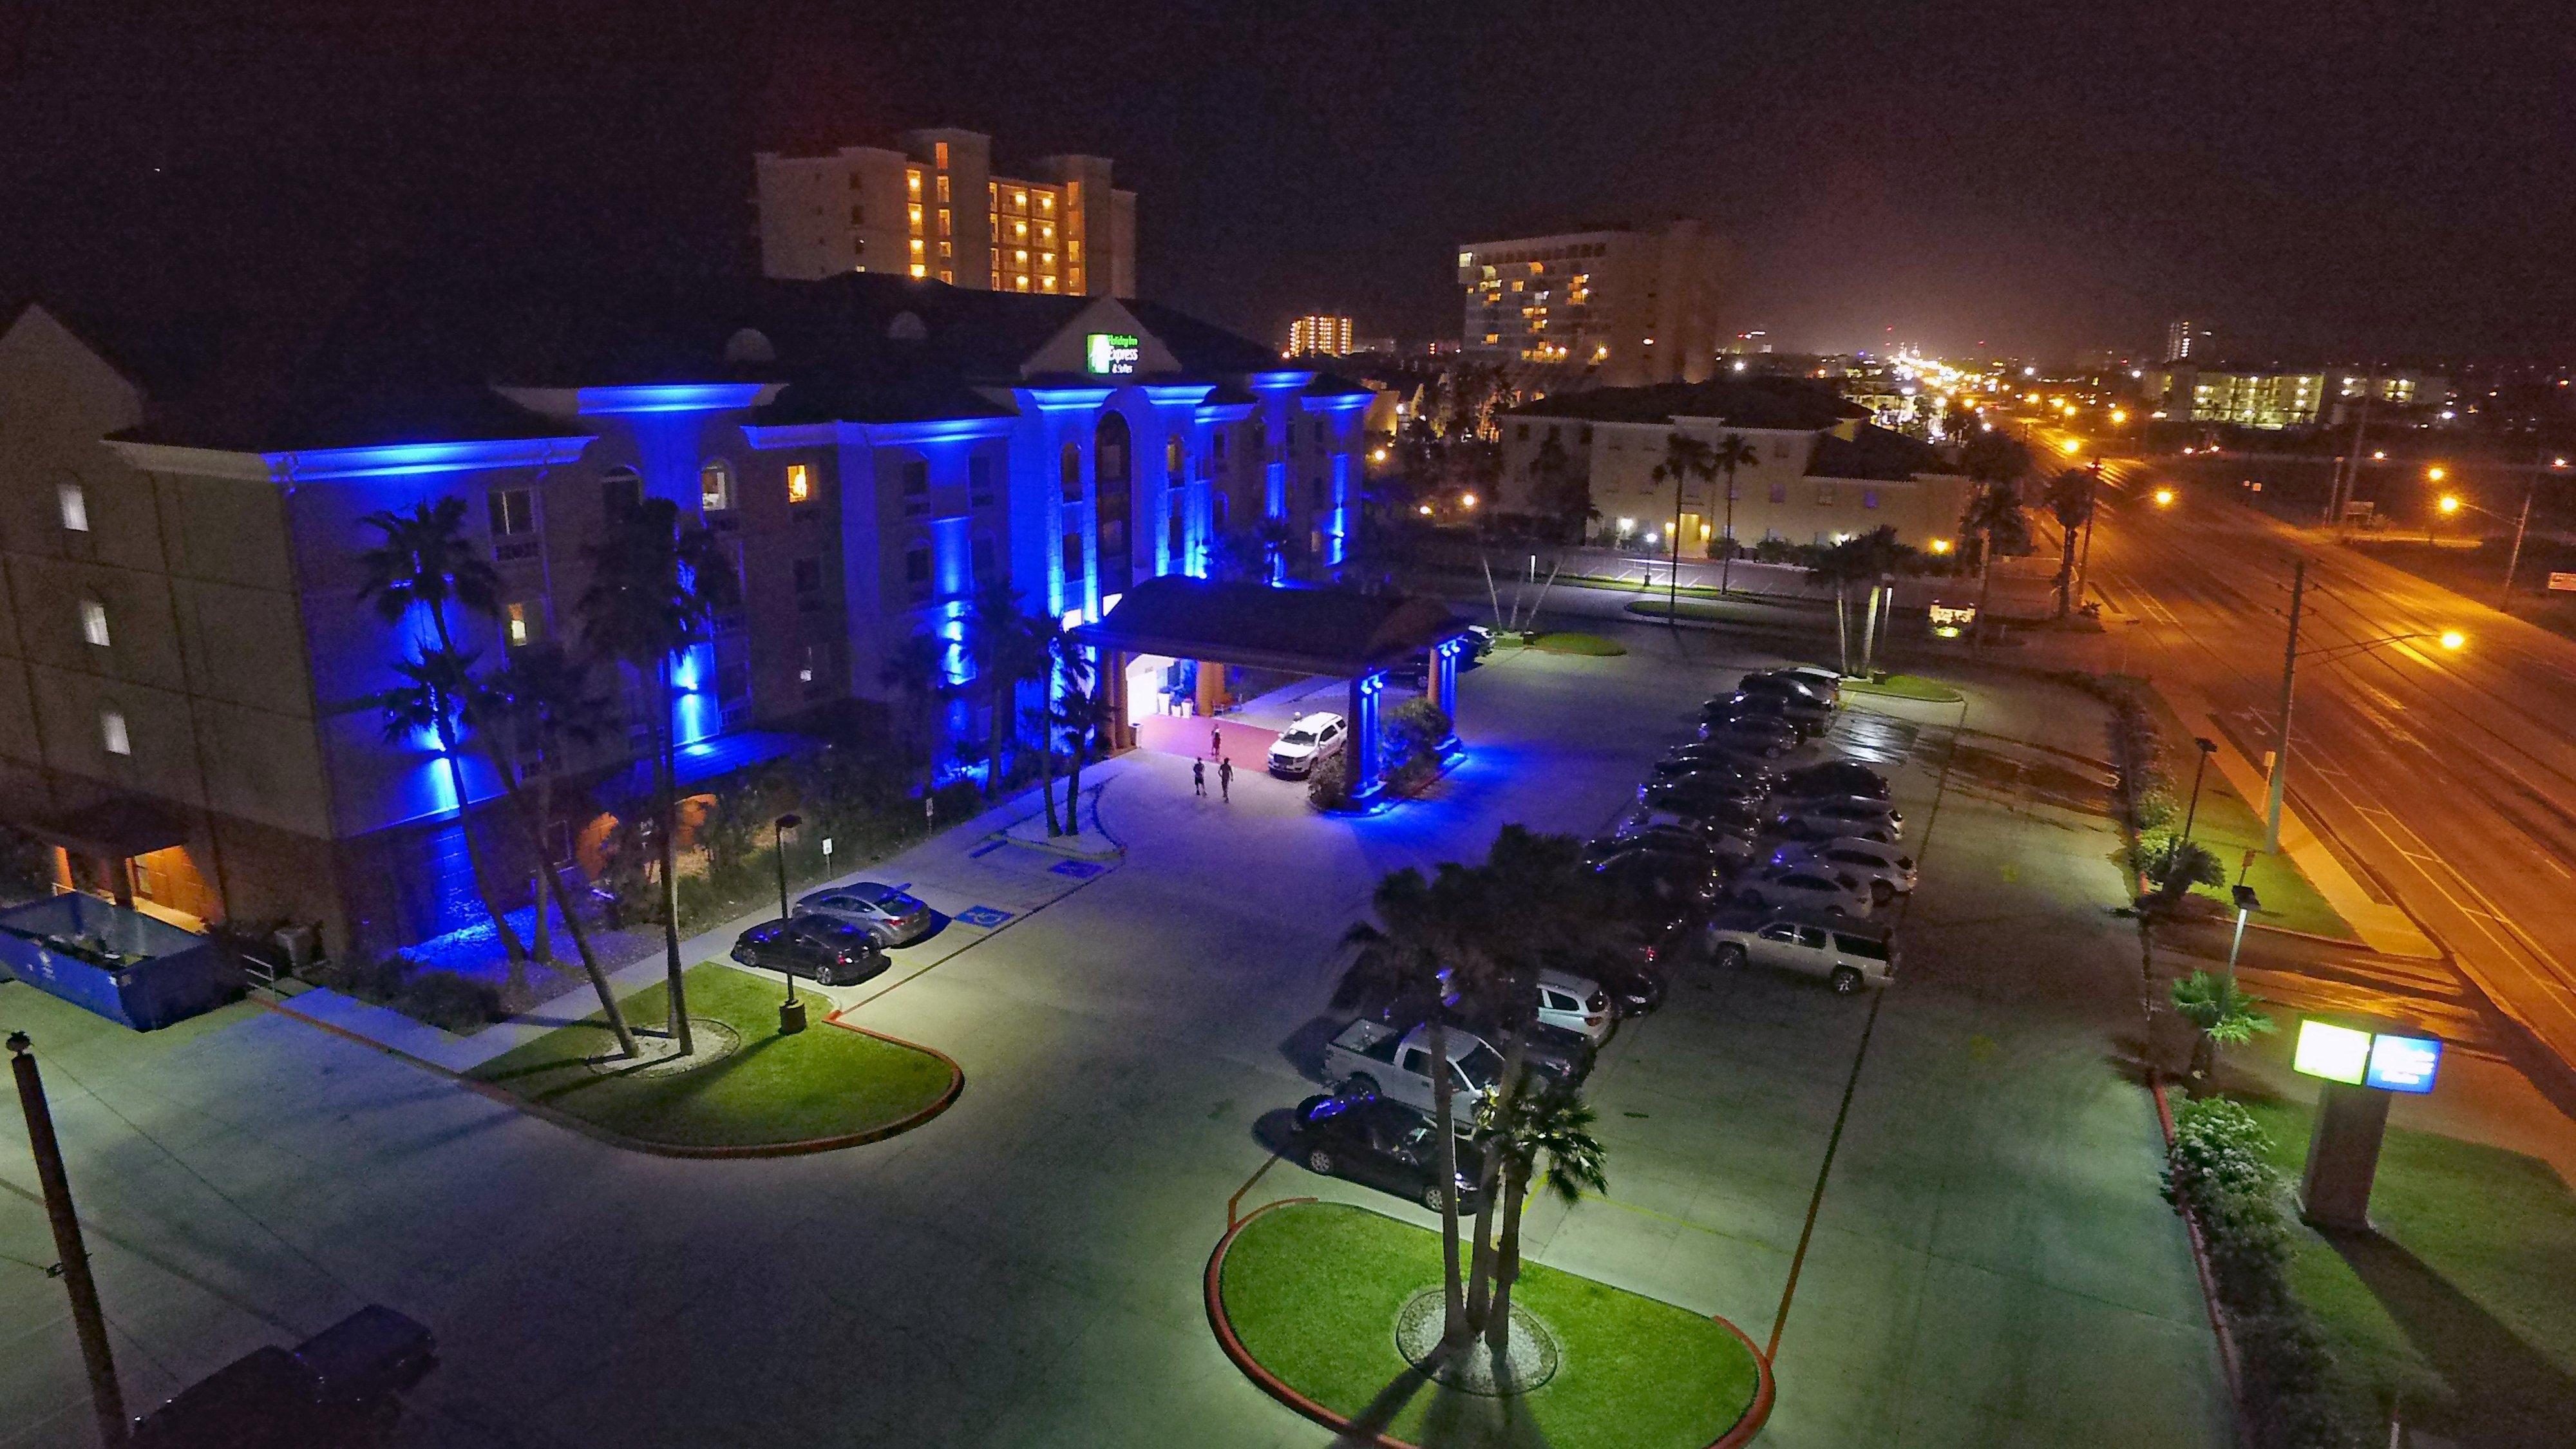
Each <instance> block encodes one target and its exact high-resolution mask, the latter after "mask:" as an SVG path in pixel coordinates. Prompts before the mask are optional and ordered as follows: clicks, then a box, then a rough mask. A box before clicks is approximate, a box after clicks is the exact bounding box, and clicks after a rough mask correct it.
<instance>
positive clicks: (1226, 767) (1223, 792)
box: [1216, 758, 1234, 805]
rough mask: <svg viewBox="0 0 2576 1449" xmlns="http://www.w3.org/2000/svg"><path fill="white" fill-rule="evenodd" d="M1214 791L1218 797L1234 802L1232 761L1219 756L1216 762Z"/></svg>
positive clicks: (1227, 801) (1228, 802)
mask: <svg viewBox="0 0 2576 1449" xmlns="http://www.w3.org/2000/svg"><path fill="white" fill-rule="evenodd" d="M1216 793H1217V796H1218V798H1219V799H1222V800H1224V801H1225V803H1227V804H1229V805H1231V804H1233V803H1234V761H1233V760H1231V759H1223V758H1220V759H1219V760H1218V761H1217V762H1216Z"/></svg>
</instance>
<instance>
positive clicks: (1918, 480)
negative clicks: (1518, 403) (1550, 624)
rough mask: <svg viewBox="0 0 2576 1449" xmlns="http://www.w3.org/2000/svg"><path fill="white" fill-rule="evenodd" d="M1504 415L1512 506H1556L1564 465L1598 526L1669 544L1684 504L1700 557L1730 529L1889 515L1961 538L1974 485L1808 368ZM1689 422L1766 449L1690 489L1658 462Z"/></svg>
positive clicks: (1833, 535)
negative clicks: (1663, 473)
mask: <svg viewBox="0 0 2576 1449" xmlns="http://www.w3.org/2000/svg"><path fill="white" fill-rule="evenodd" d="M1501 421H1502V447H1503V480H1502V486H1501V497H1500V500H1499V506H1500V507H1502V508H1503V509H1504V510H1506V511H1510V512H1529V513H1535V512H1544V511H1546V507H1547V501H1546V496H1545V495H1546V494H1547V492H1548V491H1549V489H1550V487H1551V484H1552V482H1553V479H1554V478H1556V477H1562V478H1566V479H1570V480H1574V481H1579V482H1581V483H1583V484H1584V485H1585V486H1586V487H1587V488H1588V491H1589V494H1590V499H1591V506H1592V508H1593V510H1594V511H1595V512H1596V513H1598V515H1599V517H1598V518H1597V519H1595V520H1593V521H1592V522H1591V523H1590V524H1588V525H1587V529H1586V531H1587V533H1588V535H1589V536H1591V537H1592V538H1594V539H1596V540H1597V541H1600V542H1603V543H1607V544H1610V545H1613V546H1617V547H1637V548H1643V549H1647V550H1658V549H1662V550H1669V549H1670V547H1671V532H1672V530H1673V528H1674V527H1675V519H1676V517H1677V516H1678V519H1679V527H1680V530H1681V544H1682V554H1683V556H1684V557H1690V558H1697V557H1706V556H1707V555H1708V553H1709V551H1710V549H1711V547H1712V546H1713V545H1714V544H1715V543H1716V541H1717V540H1718V539H1720V538H1724V537H1730V536H1731V537H1733V538H1734V539H1735V540H1736V541H1737V542H1738V543H1739V544H1740V545H1742V546H1744V547H1748V548H1749V547H1752V546H1753V545H1755V544H1759V543H1762V542H1765V541H1774V542H1784V543H1793V544H1832V543H1837V542H1840V541H1841V540H1843V539H1845V538H1850V537H1853V536H1856V535H1859V534H1863V533H1867V532H1870V531H1871V530H1873V529H1877V528H1882V527H1885V528H1893V529H1894V530H1896V537H1897V541H1898V542H1900V543H1904V544H1908V545H1910V546H1912V547H1915V548H1920V549H1926V550H1933V551H1938V550H1940V549H1942V548H1945V547H1947V546H1948V545H1949V544H1951V543H1953V542H1955V541H1956V539H1957V538H1958V528H1959V519H1960V517H1961V515H1962V514H1964V513H1965V512H1966V510H1967V505H1968V498H1969V495H1970V493H1971V491H1972V489H1973V486H1974V485H1973V484H1972V483H1971V482H1970V480H1969V479H1968V478H1966V477H1965V476H1964V475H1961V474H1959V473H1957V472H1956V471H1954V470H1953V469H1952V467H1951V465H1950V464H1949V462H1948V461H1947V460H1946V459H1944V458H1943V457H1942V455H1941V454H1940V453H1939V452H1938V451H1937V450H1935V449H1933V448H1931V447H1928V446H1926V445H1925V444H1922V443H1919V442H1917V441H1915V440H1914V439H1912V438H1908V437H1904V436H1902V435H1900V434H1897V433H1893V432H1890V431H1888V430H1887V429H1884V428H1879V427H1874V426H1871V425H1870V424H1869V423H1867V422H1865V421H1863V420H1862V417H1861V411H1860V409H1859V408H1858V407H1856V406H1854V405H1853V404H1851V403H1849V402H1846V401H1844V400H1843V399H1841V398H1838V397H1836V396H1835V395H1834V394H1833V393H1831V392H1830V391H1827V390H1825V389H1824V388H1822V387H1820V386H1816V385H1814V384H1811V383H1809V382H1806V381H1803V380H1799V379H1786V378H1756V379H1749V380H1742V381H1737V380H1723V381H1717V382H1709V383H1701V384H1696V385H1692V384H1667V385H1664V386H1660V387H1646V388H1600V389H1595V390H1592V391H1589V392H1579V393H1560V394H1557V395H1554V396H1551V397H1547V398H1542V399H1540V400H1539V401H1537V402H1534V403H1531V404H1528V405H1526V406H1524V407H1521V408H1517V409H1514V410H1512V411H1510V412H1507V413H1505V414H1504V415H1503V417H1502V420H1501ZM1676 433H1679V434H1682V435H1684V436H1687V437H1692V438H1697V439H1699V440H1701V441H1703V442H1707V443H1711V444H1715V443H1718V442H1720V441H1721V440H1723V439H1725V438H1728V437H1738V438H1741V439H1743V440H1744V443H1745V445H1746V446H1747V448H1749V449H1750V450H1751V452H1752V455H1753V456H1752V458H1751V459H1750V460H1749V461H1747V462H1744V463H1741V464H1739V465H1738V466H1737V468H1736V471H1735V477H1734V480H1733V484H1732V491H1731V495H1730V485H1729V482H1728V480H1727V478H1726V477H1725V475H1724V474H1723V473H1722V472H1721V473H1720V474H1719V476H1717V477H1716V478H1714V479H1699V478H1689V479H1685V480H1683V481H1682V484H1681V486H1680V487H1679V488H1678V489H1677V488H1676V486H1675V484H1674V482H1673V481H1672V480H1670V479H1665V478H1659V477H1657V476H1655V472H1656V469H1657V468H1658V467H1659V466H1661V465H1662V464H1663V462H1664V458H1665V450H1666V444H1667V442H1668V441H1669V440H1670V439H1671V437H1672V436H1673V435H1674V434H1676ZM1730 510H1731V513H1732V517H1731V519H1730V516H1729V515H1730ZM1730 523H1731V526H1732V530H1733V532H1732V534H1731V535H1730V533H1729V531H1728V530H1729V527H1730Z"/></svg>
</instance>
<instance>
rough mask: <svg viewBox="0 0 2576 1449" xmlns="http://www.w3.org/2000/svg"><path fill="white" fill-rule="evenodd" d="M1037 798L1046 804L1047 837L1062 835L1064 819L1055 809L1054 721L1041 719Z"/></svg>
mask: <svg viewBox="0 0 2576 1449" xmlns="http://www.w3.org/2000/svg"><path fill="white" fill-rule="evenodd" d="M1038 798H1039V799H1041V800H1044V801H1045V802H1046V817H1047V836H1048V838H1050V839H1052V838H1054V837H1056V836H1059V835H1062V834H1064V819H1063V817H1062V816H1059V815H1058V814H1057V813H1056V808H1055V721H1054V720H1052V719H1044V718H1042V719H1041V721H1040V723H1039V725H1038Z"/></svg>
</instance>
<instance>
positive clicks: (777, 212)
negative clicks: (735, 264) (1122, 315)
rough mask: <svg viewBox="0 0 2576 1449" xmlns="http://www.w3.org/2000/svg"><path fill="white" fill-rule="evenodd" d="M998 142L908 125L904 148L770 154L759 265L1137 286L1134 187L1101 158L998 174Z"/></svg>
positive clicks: (777, 273)
mask: <svg viewBox="0 0 2576 1449" xmlns="http://www.w3.org/2000/svg"><path fill="white" fill-rule="evenodd" d="M992 147H993V142H992V138H991V137H989V136H985V135H981V134H979V133H977V132H974V131H959V130H929V131H911V132H907V133H906V134H905V135H904V137H903V146H902V149H900V150H888V149H886V148H883V147H878V146H844V147H842V148H841V149H839V150H837V151H834V152H831V153H829V154H827V155H822V156H785V155H780V154H778V153H776V152H770V151H763V152H761V153H759V154H758V155H757V156H756V157H754V158H753V170H754V172H755V173H756V175H757V179H758V185H759V192H758V195H757V196H756V197H755V198H754V203H755V204H756V205H757V206H758V207H759V211H760V269H761V271H762V272H763V273H765V274H767V275H769V276H772V277H779V278H785V279H789V280H811V279H813V278H816V277H828V276H832V275H834V274H836V273H840V272H890V273H893V274H894V275H896V276H904V277H914V278H918V279H921V280H924V281H939V282H946V283H948V284H949V285H951V286H957V287H973V288H977V289H982V290H989V291H995V292H1035V293H1041V294H1047V293H1053V294H1070V295H1073V296H1082V297H1132V296H1134V295H1136V193H1134V192H1132V191H1121V190H1118V189H1117V188H1115V187H1113V186H1111V185H1110V183H1109V162H1108V161H1107V160H1105V159H1103V158H1101V157H1098V156H1048V157H1044V158H1042V159H1040V160H1039V161H1038V162H1037V163H1036V164H1035V165H1034V166H1032V167H1031V168H1030V170H1031V171H1032V172H1033V174H1034V176H1035V178H1036V179H1034V180H1023V179H1017V178H1013V177H1008V176H999V175H995V174H994V172H993V168H992Z"/></svg>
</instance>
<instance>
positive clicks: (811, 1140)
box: [249, 993, 966, 1161]
mask: <svg viewBox="0 0 2576 1449" xmlns="http://www.w3.org/2000/svg"><path fill="white" fill-rule="evenodd" d="M249 999H250V1000H252V1001H257V1002H258V1003H259V1004H260V1005H261V1006H262V1007H265V1008H266V1009H268V1010H270V1011H273V1012H276V1013H277V1014H278V1015H280V1016H283V1017H288V1018H290V1019H292V1020H295V1021H300V1022H302V1023H304V1024H305V1025H306V1026H310V1027H314V1028H317V1029H319V1030H322V1031H326V1032H329V1033H330V1034H331V1035H333V1036H336V1037H339V1038H341V1039H343V1040H345V1041H352V1042H355V1043H357V1044H358V1045H360V1046H363V1047H369V1048H372V1049H374V1050H376V1051H379V1052H382V1053H384V1054H385V1055H386V1056H389V1057H392V1058H394V1059H395V1060H396V1061H400V1062H404V1063H407V1064H409V1065H411V1066H414V1067H418V1068H419V1069H421V1070H422V1071H425V1072H428V1073H429V1074H430V1075H432V1076H435V1077H441V1078H444V1079H445V1080H447V1081H448V1082H449V1083H451V1084H453V1085H455V1086H459V1087H462V1088H464V1089H465V1090H467V1091H469V1092H472V1093H474V1094H475V1095H477V1096H480V1097H486V1098H489V1099H491V1100H492V1101H494V1102H498V1103H500V1104H501V1105H503V1106H505V1107H511V1108H515V1109H517V1110H518V1111H521V1112H525V1113H526V1114H528V1115H529V1116H531V1117H534V1118H537V1119H538V1120H540V1121H544V1122H551V1123H553V1124H554V1125H555V1126H557V1127H561V1128H563V1129H564V1130H566V1131H568V1132H577V1133H579V1134H581V1135H582V1136H584V1137H587V1138H590V1139H591V1140H592V1141H594V1142H599V1143H603V1144H605V1145H607V1146H610V1147H615V1148H619V1149H621V1150H624V1151H627V1152H637V1153H642V1154H644V1155H645V1156H648V1157H671V1158H681V1159H706V1160H716V1161H722V1160H728V1159H743V1158H755V1157H802V1156H805V1155H808V1154H810V1153H816V1152H832V1151H836V1150H838V1149H840V1148H844V1147H858V1146H862V1145H864V1144H866V1143H870V1142H879V1141H883V1140H884V1139H886V1138H888V1137H893V1136H896V1135H898V1134H900V1133H904V1132H909V1131H911V1130H912V1129H913V1128H915V1127H918V1126H920V1125H921V1124H922V1123H924V1122H927V1121H929V1120H930V1119H931V1118H933V1117H936V1116H938V1115H939V1114H940V1113H942V1112H945V1111H947V1110H948V1108H949V1106H950V1105H951V1104H953V1103H954V1102H956V1100H957V1099H958V1097H960V1096H961V1095H963V1094H964V1093H965V1091H966V1069H965V1068H964V1067H961V1066H959V1065H958V1064H957V1059H956V1058H954V1057H951V1056H950V1055H948V1054H947V1053H946V1052H943V1051H940V1050H938V1049H937V1048H935V1047H926V1046H923V1045H921V1044H920V1043H919V1042H912V1041H905V1040H904V1039H903V1038H901V1037H897V1036H887V1035H886V1034H885V1033H883V1032H879V1031H869V1030H868V1029H867V1028H865V1027H860V1026H852V1025H850V1024H849V1023H847V1022H844V1021H840V1020H837V1019H835V1017H833V1016H827V1017H825V1018H823V1020H824V1023H825V1024H826V1025H829V1026H837V1027H839V1028H841V1029H842V1030H843V1031H850V1032H857V1033H858V1034H859V1035H861V1036H872V1037H875V1038H877V1039H878V1040H880V1041H887V1042H892V1043H894V1044H895V1045H896V1046H900V1047H909V1048H910V1049H912V1050H914V1051H917V1052H921V1053H923V1054H925V1055H928V1056H932V1057H936V1058H938V1059H939V1060H940V1061H942V1062H945V1063H947V1064H948V1090H947V1091H945V1092H942V1093H941V1094H940V1095H939V1097H938V1099H937V1100H936V1101H933V1102H932V1103H930V1104H929V1105H928V1106H926V1107H923V1108H921V1109H920V1110H918V1111H915V1112H911V1113H908V1114H906V1115H905V1116H902V1117H899V1118H897V1119H895V1120H894V1121H892V1122H887V1123H881V1124H879V1125H878V1126H875V1127H871V1128H867V1129H865V1130H864V1131H859V1132H844V1133H838V1134H835V1135H833V1136H830V1137H802V1138H797V1139H795V1140H793V1141H789V1142H763V1143H745V1144H733V1143H724V1144H711V1145H703V1146H702V1145H697V1144H691V1143H681V1142H652V1141H648V1140H646V1139H644V1138H641V1137H629V1136H627V1135H626V1134H625V1133H623V1132H618V1131H614V1130H612V1129H610V1128H606V1127H602V1126H600V1125H599V1124H598V1123H596V1122H591V1121H587V1120H585V1119H583V1118H580V1117H576V1116H574V1115H572V1114H571V1113H569V1112H566V1111H563V1110H562V1109H560V1108H556V1107H550V1106H548V1105H546V1104H545V1103H543V1102H537V1101H532V1100H530V1099H528V1098H526V1097H522V1096H520V1095H518V1094H517V1093H515V1092H512V1091H510V1090H508V1089H507V1088H504V1087H497V1086H494V1085H493V1084H492V1083H490V1082H486V1081H482V1080H479V1079H477V1078H474V1077H469V1076H466V1075H465V1074H464V1073H462V1072H459V1071H457V1070H455V1069H454V1068H452V1067H444V1066H440V1065H439V1064H438V1063H436V1062H433V1061H428V1060H426V1059H424V1058H421V1057H416V1056H413V1055H412V1054H411V1053H409V1052H407V1051H404V1050H402V1049H401V1048H400V1047H390V1046H387V1045H385V1044H384V1043H383V1042H380V1041H377V1040H376V1039H374V1038H373V1037H368V1036H362V1035H360V1034H358V1033H357V1032H354V1031H351V1030H349V1029H348V1028H347V1027H345V1026H341V1025H339V1024H338V1023H336V1022H328V1021H324V1020H323V1019H321V1018H320V1017H318V1016H313V1015H310V1014H308V1013H306V1012H301V1011H297V1010H295V1009H294V1008H292V1007H289V1006H286V1005H284V1004H282V1003H280V1002H275V1001H266V1000H261V998H260V997H259V996H258V995H257V994H256V993H254V994H253V995H252V996H251V997H250V998H249Z"/></svg>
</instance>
